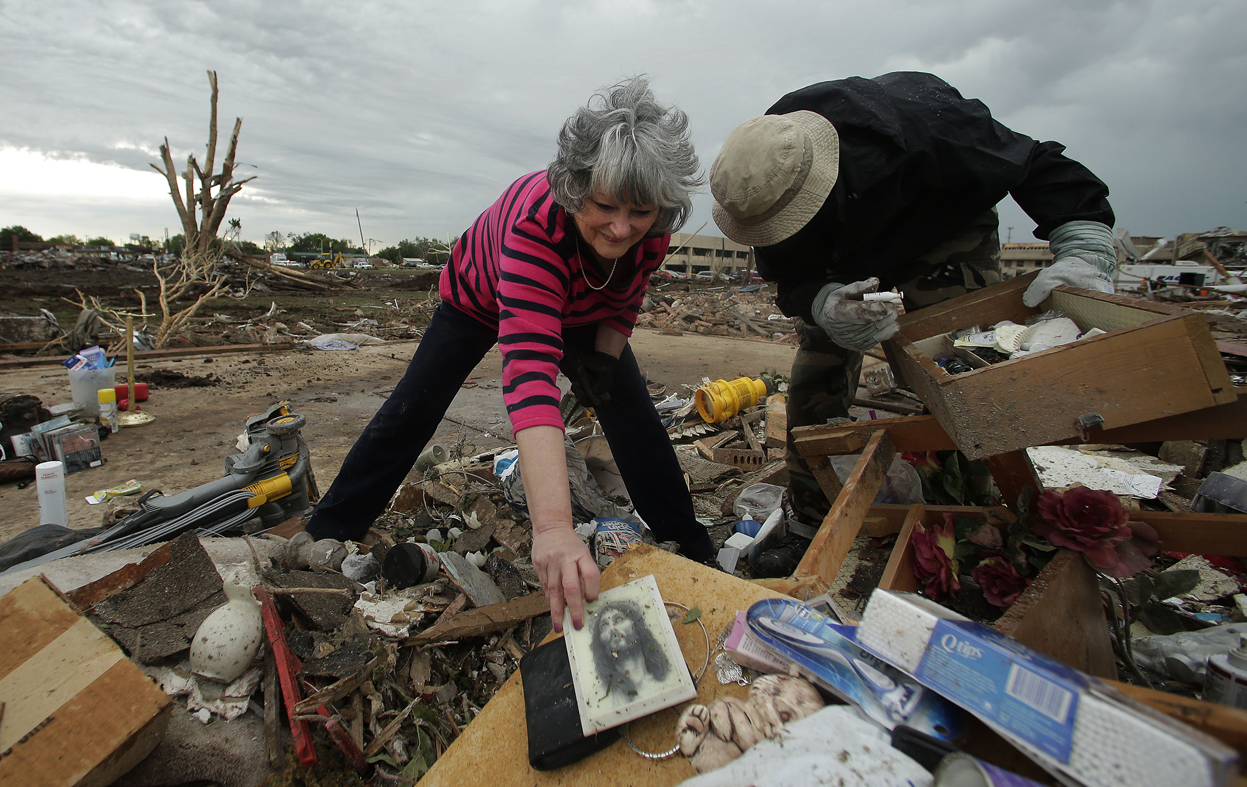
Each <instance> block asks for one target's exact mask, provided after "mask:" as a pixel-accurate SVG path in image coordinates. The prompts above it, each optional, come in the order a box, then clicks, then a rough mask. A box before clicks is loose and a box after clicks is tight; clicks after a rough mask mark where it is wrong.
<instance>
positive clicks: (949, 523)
mask: <svg viewBox="0 0 1247 787" xmlns="http://www.w3.org/2000/svg"><path fill="white" fill-rule="evenodd" d="M911 541H912V543H913V545H914V576H915V577H917V578H918V581H919V582H922V583H923V588H924V592H925V593H926V594H927V597H928V598H930V599H932V600H933V601H939V600H940V599H941V598H943V597H944V596H947V595H951V594H952V593H954V592H956V591H957V590H959V589H960V588H961V581H960V580H959V579H958V578H957V561H956V560H954V559H953V551H954V549H955V548H956V546H957V539H956V536H954V535H953V517H952V514H945V515H944V526H943V527H940V526H938V525H937V526H934V527H930V528H924V527H923V526H922V525H916V526H915V527H914V533H913V536H912V538H911Z"/></svg>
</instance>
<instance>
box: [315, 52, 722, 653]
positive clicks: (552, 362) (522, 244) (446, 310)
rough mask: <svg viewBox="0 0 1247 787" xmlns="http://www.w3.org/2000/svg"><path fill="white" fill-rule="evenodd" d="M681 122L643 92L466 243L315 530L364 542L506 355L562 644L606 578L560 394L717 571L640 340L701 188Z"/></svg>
mask: <svg viewBox="0 0 1247 787" xmlns="http://www.w3.org/2000/svg"><path fill="white" fill-rule="evenodd" d="M697 168H698V163H697V157H696V155H695V154H694V152H693V146H692V143H691V142H690V141H689V133H688V120H687V117H686V116H685V114H684V113H683V112H681V111H680V110H678V109H675V108H672V107H664V106H663V105H661V104H659V103H658V102H657V101H656V100H655V99H654V95H653V93H651V92H650V90H649V86H648V83H647V81H646V80H645V79H644V78H642V77H635V78H633V79H630V80H627V81H624V82H621V83H620V84H617V85H614V86H613V87H609V88H605V89H603V90H601V91H599V92H598V93H597V94H595V95H594V97H593V98H592V99H591V100H590V102H589V104H588V105H587V106H585V107H582V108H580V109H579V110H577V112H576V114H575V115H574V116H572V117H571V118H570V119H568V120H567V122H565V123H564V124H563V129H562V131H561V132H560V133H559V137H558V151H557V153H556V154H555V157H554V160H553V162H552V163H551V164H550V166H549V167H548V169H547V170H546V171H544V172H533V173H530V174H528V175H525V176H524V177H522V178H520V179H519V180H517V181H516V182H515V183H513V184H512V185H511V186H510V187H508V188H507V189H506V191H505V192H503V194H502V196H501V197H500V198H499V199H498V200H497V201H496V202H495V203H494V204H493V205H492V206H491V207H490V208H489V209H488V210H486V211H485V212H484V213H482V214H481V216H480V217H479V218H478V219H477V220H476V221H475V222H474V223H473V225H472V226H471V227H470V228H469V229H468V230H467V232H465V233H464V234H463V236H462V237H461V238H459V241H458V242H457V243H456V244H455V248H454V251H453V252H452V254H451V259H450V263H449V264H448V265H447V266H446V268H445V269H444V270H443V271H442V276H441V281H440V283H439V290H440V294H441V297H442V303H441V304H440V305H439V306H438V308H437V311H436V312H435V313H434V315H433V319H432V320H431V321H430V322H429V326H428V329H427V330H426V331H425V334H424V338H423V339H422V340H421V342H420V345H419V347H418V348H417V349H416V353H415V356H414V357H413V358H412V360H411V363H410V364H409V366H408V368H407V372H406V374H405V375H404V376H403V379H402V380H401V381H400V382H399V384H398V385H397V386H396V387H395V389H394V393H393V394H391V396H390V398H389V399H388V400H387V401H386V403H385V404H383V405H382V406H381V409H380V410H378V411H377V414H376V415H375V416H373V419H372V422H371V423H369V425H368V427H367V428H366V429H365V430H364V433H363V434H362V435H361V436H360V438H359V439H358V440H357V441H356V442H355V445H354V446H353V447H352V448H351V451H350V453H349V454H348V455H347V457H346V460H345V461H344V462H343V464H342V469H341V470H340V471H339V473H338V476H337V478H336V479H335V480H334V482H333V485H332V486H331V487H330V488H329V491H328V493H326V495H325V497H324V499H323V500H322V501H321V502H320V504H319V505H318V506H317V508H316V511H315V512H314V514H313V516H312V519H311V521H310V522H309V523H308V525H307V530H308V532H309V533H311V534H312V535H313V536H314V537H316V538H318V539H319V538H337V539H358V538H361V537H362V536H363V535H364V533H365V532H367V530H368V527H369V525H371V524H372V522H373V520H374V519H376V517H377V516H378V515H380V513H381V512H382V510H383V509H384V508H385V505H386V504H387V503H388V502H389V500H390V497H391V496H392V495H393V494H394V491H395V490H396V489H397V488H398V486H399V484H400V483H402V480H403V478H404V477H405V476H406V475H407V473H408V472H409V471H410V470H411V468H412V466H413V465H414V464H415V460H416V457H417V456H418V455H419V454H420V452H421V451H422V450H423V449H424V446H425V444H426V443H428V441H429V439H430V438H431V437H432V436H433V433H434V431H435V430H436V428H437V425H438V423H439V422H440V421H441V419H442V416H443V415H444V414H445V412H446V409H447V408H448V407H449V406H450V403H451V401H452V400H453V399H454V396H455V392H456V391H458V389H459V386H460V385H462V384H463V382H464V381H465V380H466V379H467V376H468V374H469V373H470V372H471V371H472V369H473V368H474V367H475V366H476V365H477V363H479V362H480V360H481V359H482V358H483V357H484V356H485V353H486V352H487V351H488V350H489V349H490V348H491V347H493V345H494V344H495V343H497V344H498V346H499V348H500V350H501V352H502V364H503V366H502V384H503V386H502V391H503V400H504V401H505V403H506V407H507V413H508V415H509V416H510V419H511V425H512V429H513V431H514V432H515V440H516V443H517V445H518V447H519V463H520V470H521V473H522V475H523V478H524V490H525V497H526V502H527V505H528V511H529V516H530V518H531V520H532V523H533V550H532V552H533V554H532V557H533V566H534V567H535V568H536V570H537V575H538V577H539V578H540V580H541V585H542V588H543V590H544V591H545V594H546V597H547V599H548V600H549V602H550V612H551V616H552V618H553V621H554V628H555V630H556V631H561V630H562V622H563V610H564V607H565V606H566V608H567V609H568V610H570V612H571V617H572V622H573V625H574V626H575V627H576V628H577V629H579V628H580V627H581V626H582V625H583V622H584V601H585V600H586V599H587V600H592V599H594V598H596V597H597V592H598V568H597V566H596V564H595V563H594V561H593V559H592V558H591V557H590V555H589V551H588V549H587V548H586V547H585V545H584V543H583V542H581V540H580V538H579V537H578V536H577V535H576V533H575V531H574V530H573V521H572V506H571V496H570V491H569V486H568V477H567V460H566V454H565V448H564V434H563V432H564V424H563V419H562V416H561V415H560V413H559V400H560V392H559V389H558V387H557V385H556V378H557V376H558V373H559V371H560V370H561V371H562V372H563V373H564V374H566V375H567V377H568V378H569V379H570V380H571V384H572V392H573V393H574V394H575V396H576V398H577V399H578V400H579V401H580V402H581V403H582V404H583V405H585V406H586V407H592V408H594V412H595V414H596V415H597V418H598V422H599V423H600V424H601V426H602V430H603V432H604V433H605V435H606V438H607V440H608V442H609V443H610V447H611V452H612V454H613V456H614V459H615V463H616V465H617V466H618V468H619V471H620V474H621V476H622V477H623V480H624V483H625V485H626V486H627V488H628V493H629V496H630V497H631V498H632V502H633V504H634V505H635V507H636V510H637V513H638V514H639V515H640V516H641V517H642V518H643V519H644V520H645V522H646V523H647V524H648V525H649V526H650V528H651V529H652V530H653V531H654V533H655V535H656V536H657V538H658V539H659V540H662V541H677V542H679V544H680V551H681V552H682V553H683V554H684V555H686V556H688V557H690V558H692V559H694V560H698V561H708V560H710V559H711V558H712V557H713V556H714V546H713V544H712V542H711V541H710V538H709V536H708V535H707V534H706V530H705V528H704V527H702V526H701V525H700V524H699V523H698V522H697V520H696V518H695V516H694V513H693V503H692V498H691V497H690V495H689V491H688V488H687V487H686V486H685V484H684V480H683V473H682V471H681V469H680V464H679V462H678V460H677V459H676V456H675V452H674V450H673V449H672V447H671V443H670V441H669V440H668V438H667V433H666V430H665V429H664V428H663V426H662V422H661V420H660V419H659V416H658V413H657V411H655V409H654V406H653V403H652V402H651V401H650V398H649V391H648V389H647V387H646V385H645V381H644V379H643V378H642V376H641V373H640V370H639V368H638V367H637V362H636V358H635V357H634V356H633V354H632V350H631V349H630V348H629V347H628V337H629V336H630V335H631V334H632V329H633V326H634V325H635V322H636V317H637V314H638V311H639V309H640V305H641V299H642V297H643V296H644V294H645V289H646V286H647V285H648V283H649V276H650V274H651V273H652V272H653V271H654V270H655V269H656V268H657V267H658V266H659V265H660V264H661V263H662V261H663V258H664V257H665V256H666V253H667V247H668V242H669V240H670V233H671V232H672V231H673V230H676V229H678V228H679V227H680V226H682V225H683V223H684V221H685V219H686V218H687V217H688V214H689V209H690V193H691V192H692V191H693V190H694V189H695V188H697V187H698V186H700V185H701V183H702V181H701V179H700V177H699V176H698V174H697Z"/></svg>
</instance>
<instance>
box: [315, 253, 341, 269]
mask: <svg viewBox="0 0 1247 787" xmlns="http://www.w3.org/2000/svg"><path fill="white" fill-rule="evenodd" d="M308 267H309V268H311V269H312V270H315V271H319V270H328V269H330V268H345V267H347V265H346V261H345V260H343V259H342V252H338V253H337V254H328V253H326V254H318V255H316V258H315V259H314V260H312V261H311V262H309V263H308Z"/></svg>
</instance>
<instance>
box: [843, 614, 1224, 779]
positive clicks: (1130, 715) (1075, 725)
mask: <svg viewBox="0 0 1247 787" xmlns="http://www.w3.org/2000/svg"><path fill="white" fill-rule="evenodd" d="M857 641H858V643H859V644H860V645H861V646H862V647H863V648H865V649H867V650H869V651H871V652H872V653H874V654H875V655H877V656H879V657H880V658H882V659H883V660H884V661H886V662H888V663H889V664H891V665H893V666H895V667H897V668H898V669H900V670H902V671H904V672H905V673H907V674H909V675H912V676H914V677H915V678H917V679H918V681H919V682H920V683H922V684H923V685H924V686H926V687H928V688H930V689H933V690H934V691H937V692H939V693H940V694H941V695H942V696H943V697H945V698H946V699H948V700H951V701H952V702H954V703H956V704H957V705H960V706H961V707H962V708H965V709H966V710H968V711H970V712H971V713H973V714H974V715H975V716H977V717H978V718H979V719H980V720H981V721H983V722H984V723H985V724H987V725H988V726H989V727H991V728H992V729H993V730H995V731H996V732H997V733H999V734H1000V735H1002V736H1004V738H1005V739H1006V740H1008V741H1009V742H1010V743H1011V744H1013V745H1014V746H1017V747H1018V748H1019V749H1021V750H1022V751H1024V752H1026V753H1027V754H1029V755H1030V756H1031V757H1032V758H1033V759H1035V761H1036V762H1038V763H1039V764H1040V765H1042V766H1043V767H1044V768H1045V769H1047V770H1048V771H1049V772H1052V773H1059V774H1062V775H1063V776H1066V777H1068V778H1069V779H1070V780H1072V781H1073V782H1076V783H1078V784H1095V785H1106V787H1107V786H1108V785H1112V786H1113V787H1165V785H1173V784H1183V785H1190V787H1223V785H1227V784H1229V783H1230V782H1231V781H1232V779H1233V778H1234V775H1235V773H1236V771H1237V768H1236V767H1235V766H1236V765H1237V754H1236V753H1235V751H1234V750H1233V749H1231V748H1230V747H1229V746H1226V745H1225V744H1224V743H1222V742H1221V741H1219V740H1217V739H1215V738H1212V737H1210V736H1208V735H1205V734H1204V733H1201V732H1199V731H1197V730H1196V729H1195V728H1194V727H1190V726H1188V725H1185V724H1183V723H1181V722H1178V721H1174V720H1173V719H1171V718H1169V717H1168V716H1164V715H1162V714H1160V713H1157V712H1155V711H1153V710H1152V709H1150V708H1148V707H1147V706H1146V705H1143V704H1142V703H1139V702H1136V701H1134V700H1132V699H1130V698H1129V697H1127V696H1125V695H1123V694H1121V693H1120V692H1117V691H1116V690H1114V689H1113V688H1112V687H1110V686H1108V685H1106V684H1103V683H1101V682H1100V681H1098V680H1096V679H1095V678H1092V677H1090V676H1088V675H1086V674H1084V673H1082V672H1079V671H1078V670H1075V669H1073V668H1071V667H1069V666H1067V665H1065V664H1062V663H1061V662H1059V661H1056V660H1055V659H1051V658H1048V657H1047V656H1045V655H1043V654H1042V653H1040V652H1038V651H1036V650H1033V649H1032V648H1029V647H1027V646H1026V645H1023V644H1022V643H1020V642H1018V641H1016V640H1013V639H1010V638H1009V637H1006V636H1005V635H1004V634H1001V633H1000V632H998V631H995V630H993V629H991V628H989V627H987V626H985V625H983V624H981V623H978V622H975V621H972V620H969V619H968V618H965V617H963V616H962V615H959V614H957V613H956V612H953V611H952V610H949V609H946V608H944V607H942V606H940V605H939V604H936V603H935V602H934V601H931V600H930V599H927V598H925V597H923V596H919V595H917V594H915V593H896V592H892V591H888V590H882V589H876V590H875V591H874V592H873V593H872V594H871V597H870V602H869V603H868V604H867V605H866V611H865V613H864V615H863V616H862V621H861V624H860V625H859V626H858V628H857Z"/></svg>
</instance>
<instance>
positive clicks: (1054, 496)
mask: <svg viewBox="0 0 1247 787" xmlns="http://www.w3.org/2000/svg"><path fill="white" fill-rule="evenodd" d="M1037 506H1038V508H1039V520H1038V521H1037V522H1036V523H1035V533H1036V534H1037V535H1038V536H1040V537H1041V538H1044V539H1046V540H1047V541H1048V543H1049V544H1052V545H1053V546H1054V547H1065V548H1066V549H1072V550H1074V551H1076V552H1082V553H1083V554H1085V555H1086V556H1087V559H1088V560H1090V561H1091V564H1092V565H1093V566H1095V567H1096V568H1101V567H1102V566H1112V565H1115V564H1116V563H1117V562H1118V558H1117V551H1116V546H1117V545H1118V544H1120V543H1121V542H1122V541H1124V540H1126V539H1127V538H1129V537H1130V528H1129V527H1127V524H1126V523H1127V520H1128V519H1129V518H1130V517H1129V515H1128V514H1127V513H1126V507H1125V506H1123V505H1122V504H1121V500H1118V499H1117V495H1114V494H1113V493H1112V492H1104V491H1101V490H1098V489H1088V488H1086V487H1085V486H1075V487H1071V488H1070V489H1067V490H1066V491H1065V494H1060V493H1058V492H1052V491H1048V492H1044V493H1043V494H1042V495H1040V497H1039V501H1038V503H1037Z"/></svg>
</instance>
